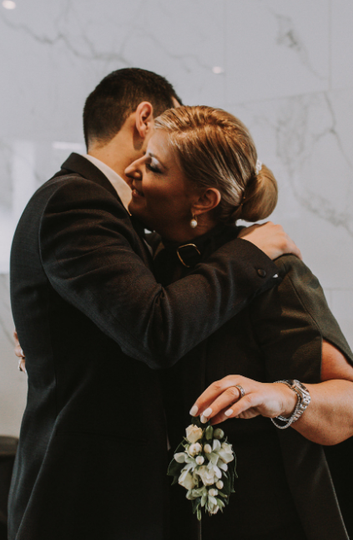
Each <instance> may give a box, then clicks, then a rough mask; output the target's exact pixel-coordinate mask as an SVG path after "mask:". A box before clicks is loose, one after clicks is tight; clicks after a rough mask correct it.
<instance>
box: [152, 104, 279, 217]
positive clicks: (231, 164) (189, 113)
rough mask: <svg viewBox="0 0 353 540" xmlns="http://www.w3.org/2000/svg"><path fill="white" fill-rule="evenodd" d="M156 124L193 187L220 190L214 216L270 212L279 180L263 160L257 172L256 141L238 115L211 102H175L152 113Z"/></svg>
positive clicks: (242, 215)
mask: <svg viewBox="0 0 353 540" xmlns="http://www.w3.org/2000/svg"><path fill="white" fill-rule="evenodd" d="M155 127H156V129H161V130H164V131H165V132H166V133H168V140H169V145H170V147H171V148H172V149H173V151H174V152H175V153H176V155H177V157H178V159H179V163H180V165H181V168H182V170H183V172H184V174H185V176H186V178H187V179H188V180H189V181H190V182H191V183H192V184H193V185H194V186H195V187H197V188H210V187H213V188H216V189H218V190H219V192H220V193H221V201H220V203H219V205H218V206H217V208H216V209H215V210H214V212H215V217H216V219H217V220H218V221H221V222H224V223H232V222H234V221H236V220H237V219H243V220H246V221H257V220H259V219H264V218H266V217H268V216H269V215H270V214H271V213H272V212H273V210H274V208H275V206H276V204H277V194H278V190H277V182H276V180H275V178H274V176H273V174H272V172H271V171H270V170H269V169H268V168H267V167H266V166H265V165H262V169H261V171H259V173H258V174H257V173H256V163H257V153H256V148H255V144H254V141H253V140H252V138H251V135H250V133H249V131H248V130H247V128H246V127H245V126H244V124H243V123H242V122H240V120H238V118H236V117H235V116H233V115H232V114H230V113H227V112H226V111H223V110H222V109H213V108H212V107H205V106H196V107H179V108H176V109H169V110H167V111H165V112H164V113H163V114H162V115H161V116H159V117H158V118H156V121H155Z"/></svg>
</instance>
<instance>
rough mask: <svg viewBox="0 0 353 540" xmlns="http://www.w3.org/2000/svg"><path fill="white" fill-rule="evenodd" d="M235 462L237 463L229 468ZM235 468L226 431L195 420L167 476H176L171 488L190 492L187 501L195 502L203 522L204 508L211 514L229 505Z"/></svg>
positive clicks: (176, 452)
mask: <svg viewBox="0 0 353 540" xmlns="http://www.w3.org/2000/svg"><path fill="white" fill-rule="evenodd" d="M232 461H234V464H232V466H228V464H229V463H231V462H232ZM235 469H236V457H235V454H234V452H233V447H232V445H231V444H229V443H228V442H227V438H226V437H225V435H224V431H223V430H222V429H220V428H213V427H212V426H211V425H210V423H208V424H206V425H204V424H201V422H200V421H199V420H198V419H196V418H193V424H191V425H190V426H189V427H187V428H186V437H184V440H183V441H182V442H181V443H180V444H179V446H178V448H177V449H176V451H175V453H174V457H173V459H172V461H171V462H170V464H169V467H168V473H167V474H168V475H169V476H173V483H172V485H173V484H176V483H178V484H180V485H181V486H183V487H184V488H185V489H186V490H187V493H186V498H187V499H189V500H190V501H191V502H192V505H193V512H194V513H196V516H197V519H198V520H199V521H200V520H201V516H202V509H204V510H205V512H207V513H208V514H209V515H212V514H216V513H217V512H218V511H219V510H221V511H223V508H224V507H225V505H226V504H228V502H229V497H230V494H231V493H234V478H235V477H236V476H237V474H236V470H235Z"/></svg>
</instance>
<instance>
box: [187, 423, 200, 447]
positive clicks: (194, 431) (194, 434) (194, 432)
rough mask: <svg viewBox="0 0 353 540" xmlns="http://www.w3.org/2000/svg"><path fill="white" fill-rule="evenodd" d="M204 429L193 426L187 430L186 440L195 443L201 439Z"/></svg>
mask: <svg viewBox="0 0 353 540" xmlns="http://www.w3.org/2000/svg"><path fill="white" fill-rule="evenodd" d="M202 434H203V429H202V428H199V427H197V426H195V425H194V424H191V425H190V426H188V427H187V428H186V438H187V440H188V441H189V442H190V443H195V442H197V441H198V440H199V439H201V437H202Z"/></svg>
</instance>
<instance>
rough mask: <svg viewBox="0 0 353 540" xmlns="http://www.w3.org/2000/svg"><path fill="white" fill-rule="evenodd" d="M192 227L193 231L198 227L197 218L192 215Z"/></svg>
mask: <svg viewBox="0 0 353 540" xmlns="http://www.w3.org/2000/svg"><path fill="white" fill-rule="evenodd" d="M190 227H191V228H192V229H196V227H197V217H196V216H194V214H193V215H192V220H191V221H190Z"/></svg>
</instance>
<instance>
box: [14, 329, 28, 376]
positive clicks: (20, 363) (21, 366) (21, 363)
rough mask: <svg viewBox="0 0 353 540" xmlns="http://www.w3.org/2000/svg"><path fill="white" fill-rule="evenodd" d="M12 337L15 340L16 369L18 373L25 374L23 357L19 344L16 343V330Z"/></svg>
mask: <svg viewBox="0 0 353 540" xmlns="http://www.w3.org/2000/svg"><path fill="white" fill-rule="evenodd" d="M13 337H14V339H15V355H16V356H17V357H18V358H19V360H18V369H19V370H20V371H23V372H24V373H27V371H26V360H25V355H24V352H23V350H22V347H21V345H20V342H19V341H18V335H17V332H16V330H15V331H14V333H13Z"/></svg>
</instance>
